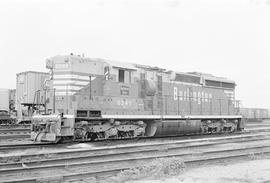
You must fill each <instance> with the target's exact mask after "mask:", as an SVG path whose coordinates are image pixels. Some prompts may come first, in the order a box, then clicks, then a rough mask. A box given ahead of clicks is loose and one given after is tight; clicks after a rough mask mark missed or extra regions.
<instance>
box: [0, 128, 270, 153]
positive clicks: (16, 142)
mask: <svg viewBox="0 0 270 183" xmlns="http://www.w3.org/2000/svg"><path fill="white" fill-rule="evenodd" d="M261 132H270V128H252V129H246V130H245V131H243V132H237V133H230V134H204V135H184V136H171V137H150V138H149V137H145V138H136V139H111V140H105V141H96V142H94V144H95V146H108V145H110V146H111V145H113V144H121V143H124V144H126V143H137V142H148V141H149V142H155V141H166V140H168V139H169V140H187V139H205V138H209V137H210V138H213V137H228V136H233V135H239V134H249V133H253V134H255V133H261ZM0 137H1V136H0ZM16 137H18V135H16V136H15V137H14V138H10V139H8V137H7V138H3V139H2V141H1V140H0V152H1V151H6V152H7V151H21V150H24V149H43V148H50V147H52V148H54V147H55V144H52V143H49V142H39V143H33V141H31V140H30V139H28V138H29V136H27V137H25V136H24V135H23V138H19V139H17V138H16ZM76 143H79V142H66V143H63V144H58V145H57V147H63V146H66V144H76ZM86 143H87V142H86ZM91 144H93V143H91Z"/></svg>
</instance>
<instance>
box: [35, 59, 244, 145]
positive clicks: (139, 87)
mask: <svg viewBox="0 0 270 183" xmlns="http://www.w3.org/2000/svg"><path fill="white" fill-rule="evenodd" d="M46 66H47V68H48V69H50V75H51V76H50V78H51V79H50V81H49V82H48V84H49V88H47V89H46V90H45V91H43V92H44V93H46V94H45V95H46V96H47V97H46V100H45V101H46V107H45V108H46V110H45V113H46V114H38V110H37V112H36V115H34V116H33V118H32V128H31V139H32V140H35V141H51V142H58V141H59V140H61V139H72V140H74V139H76V140H97V139H98V140H99V139H108V138H132V137H141V136H146V137H150V136H167V135H181V134H204V133H224V132H235V131H239V130H242V129H243V128H244V125H243V123H242V121H241V119H242V117H241V115H239V114H240V113H239V102H238V101H236V100H235V94H234V91H235V86H236V84H235V82H234V81H232V80H229V79H226V78H221V77H215V76H213V75H210V74H204V73H198V72H190V73H183V72H174V71H170V70H169V71H168V70H165V69H162V68H158V67H151V66H146V65H140V64H131V63H120V62H114V61H110V60H105V59H93V58H85V57H81V56H75V55H66V56H60V55H59V56H55V57H52V58H51V59H48V60H47V63H46Z"/></svg>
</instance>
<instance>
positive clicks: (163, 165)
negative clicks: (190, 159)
mask: <svg viewBox="0 0 270 183" xmlns="http://www.w3.org/2000/svg"><path fill="white" fill-rule="evenodd" d="M184 170H185V164H184V163H183V162H182V160H181V159H179V158H175V157H172V158H158V159H155V160H153V161H151V162H149V163H146V164H144V165H142V166H139V167H135V168H131V169H128V170H124V171H122V172H120V173H119V174H118V175H117V176H115V177H112V178H110V180H108V182H115V183H124V182H127V181H132V180H142V179H148V180H150V179H161V178H166V177H172V176H176V175H179V174H181V173H182V172H183V171H184Z"/></svg>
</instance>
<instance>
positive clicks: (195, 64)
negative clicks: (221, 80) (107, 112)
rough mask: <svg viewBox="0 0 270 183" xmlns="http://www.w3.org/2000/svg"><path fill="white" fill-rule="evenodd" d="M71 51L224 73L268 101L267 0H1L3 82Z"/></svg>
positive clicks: (248, 101) (249, 103)
mask: <svg viewBox="0 0 270 183" xmlns="http://www.w3.org/2000/svg"><path fill="white" fill-rule="evenodd" d="M71 52H72V53H75V54H82V53H84V54H85V55H86V56H87V57H94V58H107V59H112V60H116V61H123V62H135V63H140V64H147V65H152V66H158V67H163V68H166V69H171V70H176V71H184V72H185V71H199V72H206V73H211V74H213V75H216V76H222V77H227V78H230V79H232V80H235V82H236V83H237V89H236V96H237V98H238V99H240V100H242V103H243V105H244V107H266V108H270V0H268V1H267V0H152V1H151V0H133V1H132V0H91V1H82V0H74V1H68V0H62V1H61V0H58V1H57V0H51V1H49V0H44V1H38V0H25V1H22V0H18V1H13V0H6V1H4V0H2V1H0V53H1V55H0V88H15V86H16V73H19V72H23V71H28V70H33V71H46V68H45V59H46V58H49V57H52V56H55V55H58V54H69V53H71Z"/></svg>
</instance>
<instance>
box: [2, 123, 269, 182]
mask: <svg viewBox="0 0 270 183" xmlns="http://www.w3.org/2000/svg"><path fill="white" fill-rule="evenodd" d="M15 131H16V130H15ZM246 132H247V133H242V134H228V135H227V136H225V135H212V136H208V135H205V136H200V137H198V136H196V137H195V136H192V137H191V136H190V137H189V136H188V137H170V138H156V139H141V140H138V139H137V140H117V141H105V142H96V143H72V144H59V145H45V144H44V145H27V146H14V141H10V142H11V143H10V144H13V145H8V144H9V143H8V142H6V143H4V144H1V145H0V182H51V181H56V182H57V181H58V182H138V183H141V182H156V183H159V182H166V183H167V182H224V183H227V182H239V183H240V182H267V181H269V180H270V176H269V175H270V168H269V165H270V156H269V155H270V146H269V144H270V135H269V132H270V122H269V121H268V122H264V123H249V124H248V125H247V128H246ZM13 140H14V139H13ZM20 142H21V143H22V142H27V143H28V144H29V141H27V139H26V140H25V141H20ZM121 171H122V172H121ZM237 172H238V173H237Z"/></svg>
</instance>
